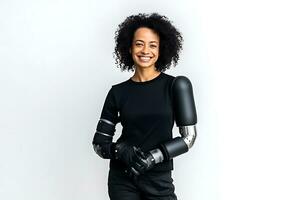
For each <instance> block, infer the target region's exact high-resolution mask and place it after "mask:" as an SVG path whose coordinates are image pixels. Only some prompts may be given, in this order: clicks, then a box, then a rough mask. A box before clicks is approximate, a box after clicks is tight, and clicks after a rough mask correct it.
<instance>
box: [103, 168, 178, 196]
mask: <svg viewBox="0 0 300 200" xmlns="http://www.w3.org/2000/svg"><path fill="white" fill-rule="evenodd" d="M174 190H175V188H174V185H173V179H172V177H171V171H164V172H152V171H148V172H146V173H145V174H143V175H140V176H138V178H137V179H132V178H130V177H129V176H128V175H127V174H125V172H123V171H119V170H114V169H110V171H109V176H108V194H109V197H110V199H111V200H177V197H176V195H175V193H174Z"/></svg>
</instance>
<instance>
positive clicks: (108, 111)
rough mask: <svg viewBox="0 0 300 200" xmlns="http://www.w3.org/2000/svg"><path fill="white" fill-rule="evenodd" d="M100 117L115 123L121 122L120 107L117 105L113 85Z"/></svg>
mask: <svg viewBox="0 0 300 200" xmlns="http://www.w3.org/2000/svg"><path fill="white" fill-rule="evenodd" d="M100 118H101V119H106V120H109V121H111V122H112V123H114V124H117V123H118V122H119V118H118V108H117V105H116V99H115V96H114V91H113V87H112V88H111V89H110V90H109V92H108V94H107V96H106V99H105V102H104V105H103V108H102V112H101V117H100Z"/></svg>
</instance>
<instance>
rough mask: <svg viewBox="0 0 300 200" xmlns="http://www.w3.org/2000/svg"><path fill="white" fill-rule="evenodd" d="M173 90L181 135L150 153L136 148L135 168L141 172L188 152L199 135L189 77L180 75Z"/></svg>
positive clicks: (176, 118) (176, 117)
mask: <svg viewBox="0 0 300 200" xmlns="http://www.w3.org/2000/svg"><path fill="white" fill-rule="evenodd" d="M171 91H172V99H173V108H174V114H175V122H176V125H177V126H178V128H179V133H180V135H181V137H176V138H173V139H172V140H170V141H167V142H165V143H163V144H161V145H160V147H159V148H157V149H153V150H151V151H150V152H148V153H144V152H142V151H141V150H140V149H136V154H137V158H138V160H136V162H135V165H134V168H135V169H136V170H137V171H138V172H139V173H143V172H145V171H147V170H149V169H150V168H152V167H153V166H154V165H155V164H157V163H160V162H163V161H165V160H170V159H172V158H174V157H176V156H178V155H180V154H183V153H186V152H187V151H188V150H189V149H190V148H191V147H192V146H193V144H194V142H195V139H196V136H197V133H196V123H197V114H196V107H195V102H194V96H193V89H192V84H191V82H190V81H189V79H188V78H186V77H184V76H178V77H176V78H175V79H174V81H173V83H172V89H171ZM136 175H138V174H136Z"/></svg>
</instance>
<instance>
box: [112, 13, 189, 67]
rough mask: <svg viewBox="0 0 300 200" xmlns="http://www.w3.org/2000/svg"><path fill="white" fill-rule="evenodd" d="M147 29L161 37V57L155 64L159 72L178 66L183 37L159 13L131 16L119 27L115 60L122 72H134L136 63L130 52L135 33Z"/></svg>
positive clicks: (116, 35)
mask: <svg viewBox="0 0 300 200" xmlns="http://www.w3.org/2000/svg"><path fill="white" fill-rule="evenodd" d="M141 27H146V28H150V29H152V30H153V31H154V32H155V33H157V34H158V35H159V38H160V47H159V57H158V60H157V61H156V63H155V68H156V70H157V71H160V72H164V71H165V70H166V69H169V68H170V66H171V64H172V63H173V65H174V66H176V65H177V62H178V60H179V53H180V51H181V50H182V42H183V37H182V35H181V33H180V32H179V31H178V30H177V29H176V28H175V27H174V26H173V25H172V22H171V21H170V20H169V19H168V18H167V17H166V16H163V15H159V14H158V13H152V14H144V13H139V14H137V15H131V16H129V17H127V18H126V19H125V21H124V22H122V23H121V24H120V25H119V26H118V30H117V31H116V32H115V38H114V39H115V42H116V46H115V51H114V58H115V60H116V64H117V66H118V67H120V68H121V71H124V70H127V71H130V70H131V71H133V70H134V66H133V65H134V62H133V59H132V56H131V54H130V52H129V49H130V48H131V44H132V40H133V36H134V33H135V31H136V30H137V29H138V28H141Z"/></svg>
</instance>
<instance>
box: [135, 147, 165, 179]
mask: <svg viewBox="0 0 300 200" xmlns="http://www.w3.org/2000/svg"><path fill="white" fill-rule="evenodd" d="M157 150H158V151H159V149H157ZM134 152H135V157H134V159H133V162H132V164H131V171H132V172H133V173H134V175H135V176H138V175H140V174H144V173H145V172H146V171H148V170H150V169H151V168H152V167H153V166H154V165H155V164H156V163H158V162H157V160H155V157H154V156H155V154H156V153H157V152H154V151H150V152H146V153H144V152H143V151H142V150H141V149H140V148H136V147H135V148H134ZM160 153H161V152H160Z"/></svg>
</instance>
